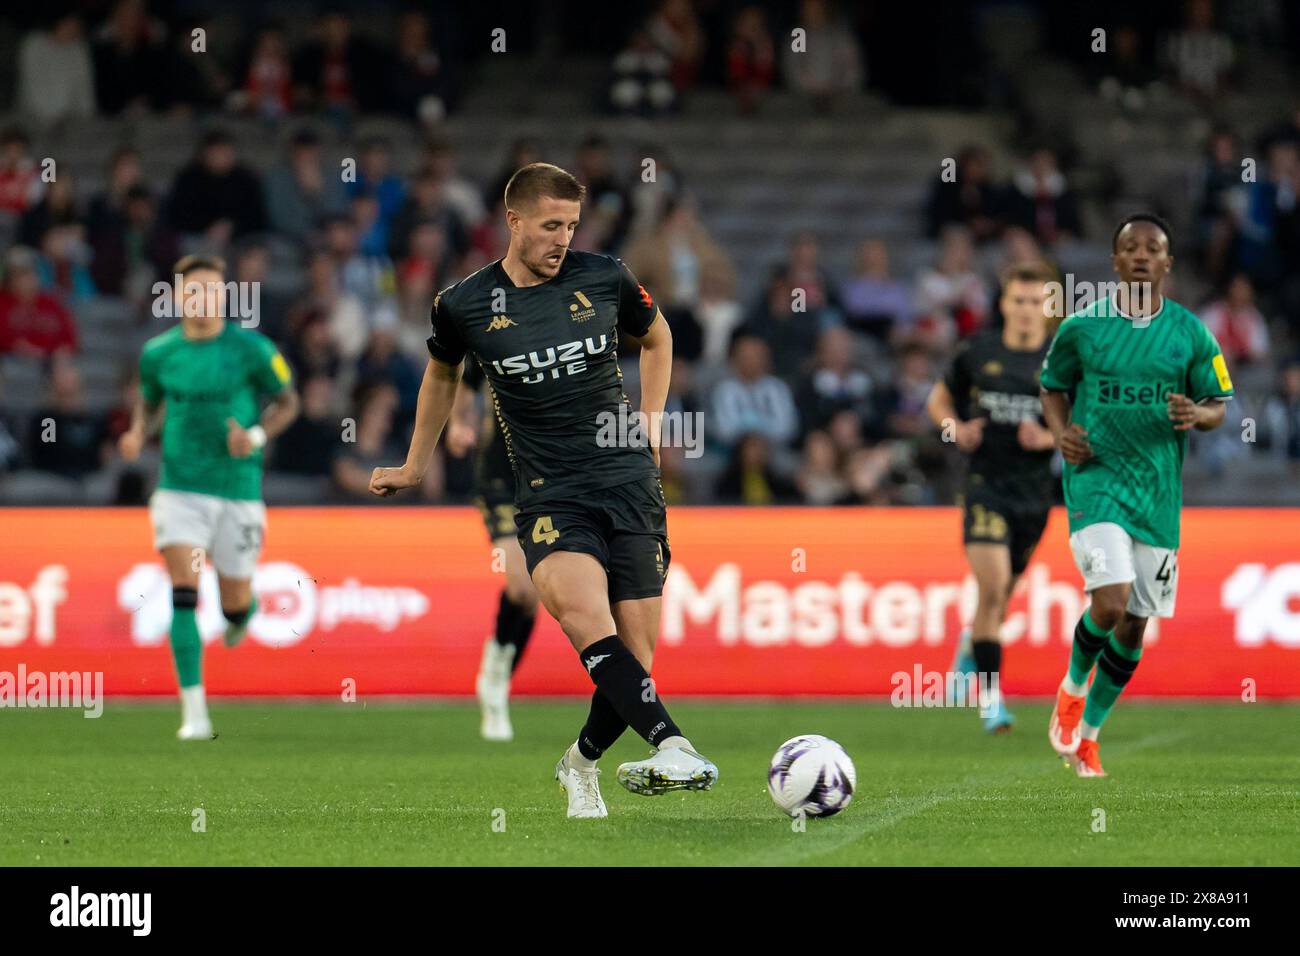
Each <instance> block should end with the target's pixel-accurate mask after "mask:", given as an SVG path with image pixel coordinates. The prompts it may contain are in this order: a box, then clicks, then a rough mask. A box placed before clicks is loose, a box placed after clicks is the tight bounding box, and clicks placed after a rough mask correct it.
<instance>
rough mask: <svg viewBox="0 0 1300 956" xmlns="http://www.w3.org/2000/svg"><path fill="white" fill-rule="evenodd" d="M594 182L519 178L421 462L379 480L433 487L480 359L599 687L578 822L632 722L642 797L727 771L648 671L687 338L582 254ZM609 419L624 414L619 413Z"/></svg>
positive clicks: (551, 567) (555, 598)
mask: <svg viewBox="0 0 1300 956" xmlns="http://www.w3.org/2000/svg"><path fill="white" fill-rule="evenodd" d="M584 193H585V189H584V187H583V186H582V185H581V184H580V183H579V182H578V181H577V180H576V179H575V178H574V177H573V176H572V175H570V174H569V173H567V172H565V171H564V170H562V169H560V168H559V167H558V166H552V165H550V164H548V163H531V164H529V165H527V166H524V167H523V168H522V169H520V170H519V171H518V172H516V173H515V175H514V176H513V177H512V178H511V180H510V182H509V183H508V184H507V186H506V192H505V205H506V221H507V225H508V226H509V229H510V247H509V249H508V250H507V252H506V255H505V257H504V258H502V259H500V260H498V261H497V262H494V263H492V264H491V265H488V266H485V267H484V268H482V269H480V270H479V271H478V272H476V273H474V274H473V275H471V276H469V277H468V278H466V279H463V280H462V281H460V282H458V283H456V284H455V285H453V286H451V287H450V288H448V289H445V290H444V291H442V292H441V293H439V294H438V295H437V296H436V297H435V298H434V301H433V310H432V315H431V321H432V326H433V331H432V334H431V335H430V336H429V341H428V346H429V355H430V361H429V364H428V367H427V368H426V369H425V373H424V382H423V384H422V385H421V387H420V397H419V403H418V405H417V408H416V418H415V430H414V431H413V433H412V435H411V445H410V449H409V450H408V453H407V457H406V462H405V464H403V465H401V466H400V467H395V468H376V469H375V471H374V474H373V475H372V477H371V479H370V488H371V491H372V492H374V493H375V494H377V495H380V496H388V495H391V494H394V493H396V492H397V491H400V490H402V489H404V488H411V487H414V486H416V485H418V484H419V482H420V480H421V478H422V476H423V475H424V472H425V469H426V468H427V467H428V463H429V457H430V455H431V454H432V453H433V448H434V445H435V444H436V443H437V440H438V437H439V435H440V434H441V432H442V430H443V427H444V426H445V425H446V423H447V418H448V415H449V413H450V411H451V408H452V404H453V401H454V399H455V396H456V388H457V383H458V382H459V379H460V364H461V361H462V359H463V358H464V357H465V356H466V354H469V355H471V356H472V357H473V359H474V360H475V361H476V362H477V363H478V365H479V367H480V368H481V369H482V370H483V374H484V375H485V376H486V377H487V380H488V384H489V385H490V386H491V389H492V395H493V396H494V402H495V406H496V413H497V424H498V426H499V427H500V428H501V431H502V435H503V437H504V439H505V442H506V448H507V450H508V452H509V455H510V460H511V463H512V465H513V466H514V474H515V504H516V506H517V508H518V514H517V516H516V519H515V524H516V528H517V531H518V537H519V544H520V546H521V547H522V548H523V552H524V557H525V559H526V561H527V564H528V570H529V573H530V575H531V576H532V581H533V585H534V586H535V587H536V588H537V593H538V595H539V596H540V597H541V600H542V603H543V604H544V605H545V607H546V610H547V611H549V612H550V614H551V616H552V617H554V618H555V619H556V621H558V622H559V624H560V627H561V629H562V630H563V631H564V633H565V635H566V636H567V637H568V638H569V641H570V642H571V643H572V644H573V647H574V650H576V651H577V652H578V656H579V658H580V659H581V661H582V664H583V666H584V667H585V668H586V671H587V674H588V675H589V676H590V677H591V680H592V682H593V683H594V684H595V685H596V690H595V693H593V694H592V698H591V709H590V711H589V713H588V715H587V722H586V724H585V725H584V726H583V728H582V730H581V732H580V733H579V734H578V737H577V740H575V741H574V743H573V745H572V746H570V747H569V749H568V750H567V751H566V752H565V754H564V756H563V757H561V758H560V761H559V763H558V764H557V765H556V768H555V775H556V779H557V780H559V782H560V784H561V786H562V787H563V788H564V789H565V791H566V792H567V794H568V815H569V816H570V817H604V816H607V813H606V809H605V803H604V800H603V799H602V798H601V795H600V787H599V784H598V779H597V775H598V773H599V771H598V770H597V769H596V761H597V759H598V758H599V757H600V755H601V754H602V753H603V752H604V751H605V750H607V749H609V747H610V746H612V745H613V743H614V741H616V740H617V739H618V737H619V736H620V735H621V734H622V733H623V730H624V729H625V728H627V727H629V726H630V727H631V728H632V729H633V730H635V731H636V732H637V733H638V734H639V735H640V736H641V737H642V738H644V739H645V740H646V741H647V742H648V743H650V744H651V746H652V747H653V748H654V750H653V752H652V753H651V755H650V757H649V758H648V759H646V760H639V761H633V762H630V763H625V764H623V765H622V766H620V767H619V768H618V780H619V782H620V783H621V784H623V786H624V787H626V788H627V789H628V790H630V791H632V792H633V793H643V794H651V795H653V794H661V793H667V792H669V791H675V790H707V789H709V788H710V787H712V786H713V783H714V781H715V780H716V779H717V776H718V768H717V767H716V766H715V765H714V764H713V763H712V762H710V761H709V760H706V759H705V758H704V757H702V756H701V755H700V754H698V753H697V752H696V751H695V749H694V748H693V747H692V745H691V743H690V741H689V740H687V739H686V737H685V736H683V734H682V732H681V730H680V729H679V728H678V727H677V725H676V724H675V723H674V722H673V719H672V717H670V716H669V714H668V711H667V709H666V708H665V707H664V705H663V701H662V700H660V698H659V695H658V693H657V691H656V689H655V686H654V683H653V681H651V679H650V668H651V663H652V660H653V655H654V645H655V640H656V638H657V637H658V634H659V605H660V595H661V594H662V592H663V581H664V576H665V574H666V573H667V570H668V562H669V560H670V557H671V555H670V552H669V549H668V528H667V519H666V505H665V502H664V496H663V488H662V487H661V485H660V482H659V462H658V455H659V451H658V445H659V434H658V431H659V429H658V425H659V421H660V413H662V411H663V407H664V401H665V399H666V398H667V394H668V379H669V373H670V369H671V366H672V335H671V333H670V332H669V330H668V323H667V322H666V321H665V320H664V318H663V316H662V315H661V314H660V313H659V309H658V308H657V307H656V306H655V304H654V300H653V299H652V298H651V297H650V294H649V293H648V292H646V290H645V289H643V288H642V287H641V286H640V285H639V284H638V283H637V281H636V279H635V278H634V277H633V276H632V273H631V272H630V271H629V270H628V269H627V267H626V266H624V265H623V263H622V262H621V261H619V260H618V259H614V258H612V257H610V256H605V255H596V254H593V253H587V252H578V251H574V250H571V249H570V248H569V243H570V241H571V240H572V238H573V232H574V230H575V229H576V228H577V226H578V218H579V215H580V213H581V210H582V199H583V196H584ZM620 332H622V333H623V334H624V335H626V336H629V337H631V338H632V339H634V340H636V341H638V342H639V343H640V346H641V359H640V362H641V412H642V414H643V415H645V416H646V421H647V427H646V429H645V431H644V433H642V432H640V431H638V430H629V434H628V435H626V436H620V440H618V441H616V442H615V443H614V444H613V446H612V447H610V443H609V442H608V441H607V440H605V439H606V438H607V436H608V433H609V429H608V428H607V424H608V422H609V421H611V420H612V421H618V420H624V421H636V420H637V419H636V416H635V415H634V414H631V410H630V409H628V408H625V409H624V410H623V415H622V417H621V418H620V415H619V411H620V406H627V405H628V404H629V402H628V399H627V396H626V395H625V394H624V392H623V378H622V372H621V370H620V369H619V365H618V356H617V354H616V348H617V346H618V339H619V333H620ZM610 416H613V417H612V418H611V417H610Z"/></svg>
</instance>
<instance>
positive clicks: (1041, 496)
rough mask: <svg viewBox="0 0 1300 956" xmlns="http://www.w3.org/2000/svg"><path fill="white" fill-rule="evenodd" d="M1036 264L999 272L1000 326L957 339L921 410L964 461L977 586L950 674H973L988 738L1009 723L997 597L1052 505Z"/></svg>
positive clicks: (1001, 597) (1041, 269)
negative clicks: (967, 628) (959, 341)
mask: <svg viewBox="0 0 1300 956" xmlns="http://www.w3.org/2000/svg"><path fill="white" fill-rule="evenodd" d="M1054 279H1055V276H1054V274H1053V273H1052V271H1051V270H1050V269H1049V268H1048V267H1047V266H1046V265H1045V264H1031V265H1022V266H1015V267H1012V268H1011V269H1009V270H1008V271H1007V272H1006V273H1004V275H1003V276H1002V294H1001V299H1000V301H999V306H1000V309H1001V312H1002V317H1003V325H1002V328H1001V329H994V330H990V331H986V332H982V333H979V334H977V335H974V336H972V337H971V338H969V339H967V340H966V341H965V342H963V343H962V344H961V346H960V347H959V348H958V350H957V354H956V355H955V356H954V357H953V362H952V366H951V368H949V370H948V373H947V375H945V376H944V378H943V380H942V381H939V382H937V383H935V386H934V389H933V390H932V391H931V393H930V398H929V402H928V403H927V410H928V411H929V413H930V418H931V419H932V420H933V421H934V423H935V424H936V425H938V426H939V427H940V428H941V429H944V430H945V435H948V434H950V435H951V439H950V440H953V441H956V443H957V447H959V448H960V449H961V450H962V451H964V452H966V453H967V454H968V455H969V456H970V467H969V470H968V471H967V475H966V487H965V491H964V493H963V495H962V510H963V540H964V542H965V545H966V560H967V561H968V562H969V563H970V567H971V571H972V572H973V573H974V575H975V581H976V584H977V586H978V593H979V596H978V601H977V604H976V608H975V615H974V617H973V618H972V619H971V625H970V633H969V635H967V634H963V635H962V638H961V642H960V644H959V646H958V649H957V658H956V661H955V662H954V664H953V667H952V669H953V671H954V672H955V673H956V674H957V675H959V676H962V677H966V676H967V675H969V674H971V673H974V674H976V675H977V676H978V681H979V687H980V701H979V703H980V713H981V716H982V717H983V720H984V729H985V730H986V731H988V732H989V733H1005V732H1007V731H1009V730H1010V729H1011V727H1012V725H1013V724H1014V723H1015V718H1014V717H1013V716H1012V714H1011V712H1010V711H1009V710H1008V709H1007V706H1006V702H1005V700H1004V699H1003V697H1002V692H1001V681H1002V642H1001V639H1000V637H999V634H998V632H999V630H1000V628H1001V627H1002V622H1003V619H1004V617H1005V616H1006V610H1007V601H1008V600H1009V599H1010V597H1011V593H1012V591H1013V590H1014V589H1015V586H1016V582H1017V581H1018V580H1019V579H1020V575H1021V573H1022V572H1023V571H1024V570H1025V568H1026V566H1028V564H1029V558H1030V556H1031V555H1032V554H1033V553H1034V548H1035V547H1037V546H1038V539H1039V538H1041V537H1042V536H1043V528H1044V527H1045V526H1046V525H1047V516H1048V513H1049V512H1050V511H1051V506H1052V489H1053V482H1052V474H1051V461H1052V453H1053V450H1054V447H1055V446H1054V443H1053V439H1052V433H1051V432H1050V431H1049V430H1048V429H1047V428H1046V427H1045V426H1044V425H1043V424H1042V422H1041V421H1040V419H1041V417H1042V403H1041V402H1040V400H1039V384H1038V376H1039V373H1040V371H1041V369H1042V366H1043V358H1044V356H1045V355H1046V354H1047V348H1048V345H1049V344H1050V342H1049V338H1050V336H1049V334H1048V329H1047V316H1046V314H1045V312H1044V306H1045V303H1046V301H1047V288H1046V284H1047V283H1048V282H1050V281H1053V280H1054Z"/></svg>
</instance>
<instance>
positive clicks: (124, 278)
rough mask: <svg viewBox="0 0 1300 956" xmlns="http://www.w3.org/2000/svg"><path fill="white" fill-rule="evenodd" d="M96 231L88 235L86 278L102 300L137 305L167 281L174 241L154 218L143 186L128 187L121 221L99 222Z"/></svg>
mask: <svg viewBox="0 0 1300 956" xmlns="http://www.w3.org/2000/svg"><path fill="white" fill-rule="evenodd" d="M99 221H100V222H101V223H102V225H101V226H100V227H99V228H98V229H93V230H92V231H91V234H90V235H91V238H90V246H91V251H92V259H91V266H90V269H91V278H92V280H93V281H94V283H95V286H96V288H97V289H98V290H99V291H100V292H102V293H104V294H106V295H119V296H122V297H124V298H126V299H127V300H128V301H130V302H132V303H134V304H136V305H143V304H144V303H145V302H146V301H148V300H149V299H150V298H151V297H152V295H153V284H154V282H156V281H158V279H160V278H162V279H164V281H168V282H170V281H171V278H172V277H171V275H170V270H171V267H172V264H173V263H175V262H176V260H177V259H179V258H180V254H181V252H180V240H179V238H178V237H177V235H176V233H175V232H173V231H172V230H171V229H170V228H169V227H168V226H167V224H166V223H164V222H163V221H162V219H161V218H160V217H159V215H158V201H157V200H156V199H155V198H154V197H153V194H152V193H151V192H149V190H148V189H146V188H145V187H144V186H142V185H140V184H138V183H136V184H134V185H132V186H130V187H129V188H128V189H127V191H126V195H125V197H124V198H123V206H122V211H121V215H120V216H119V214H118V213H117V212H116V211H113V212H112V213H111V214H108V213H105V214H103V215H101V216H100V218H99Z"/></svg>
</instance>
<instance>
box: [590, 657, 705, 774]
mask: <svg viewBox="0 0 1300 956" xmlns="http://www.w3.org/2000/svg"><path fill="white" fill-rule="evenodd" d="M578 656H579V657H581V658H582V664H583V666H584V667H586V668H587V674H588V676H589V677H591V680H592V683H594V684H595V685H596V690H597V692H598V695H603V696H604V697H605V699H606V701H607V702H608V703H609V704H610V705H611V706H612V707H613V709H614V711H615V713H617V714H618V716H619V717H621V718H622V719H623V720H624V721H625V722H626V723H627V725H628V726H629V727H631V728H632V729H633V730H635V731H636V732H637V733H638V734H640V735H641V736H642V738H644V739H645V740H646V741H647V742H648V743H650V744H651V745H654V743H655V741H657V740H662V739H663V738H665V737H680V736H681V735H682V732H681V731H680V730H679V729H678V727H677V725H676V724H675V723H673V719H672V718H671V717H669V716H668V711H667V709H665V707H664V705H663V704H661V703H660V702H659V695H658V693H656V691H655V687H654V684H653V682H651V680H650V675H649V674H647V673H646V672H645V668H644V667H642V666H641V664H640V662H639V661H638V660H637V659H636V658H635V657H633V656H632V652H631V651H629V650H628V649H627V645H626V644H624V643H623V642H622V641H621V640H619V638H618V635H617V634H611V635H610V636H609V637H606V638H603V639H602V640H599V641H597V642H596V643H595V644H592V645H591V646H590V647H588V648H587V649H586V650H585V651H583V652H582V653H581V654H580V655H578ZM596 709H597V705H596V701H595V700H594V699H593V701H592V712H593V713H595V711H596ZM590 723H591V721H590V718H588V726H590ZM605 726H611V727H612V724H608V725H605ZM586 730H587V728H583V736H586ZM599 742H600V741H599V740H598V739H596V738H595V737H593V738H592V745H593V746H592V749H595V746H598V745H599ZM611 742H612V741H611ZM578 749H579V750H583V756H587V757H588V759H593V758H591V757H589V756H588V754H587V752H586V750H584V749H583V744H582V738H581V737H580V738H579V747H578Z"/></svg>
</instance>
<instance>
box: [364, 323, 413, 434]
mask: <svg viewBox="0 0 1300 956" xmlns="http://www.w3.org/2000/svg"><path fill="white" fill-rule="evenodd" d="M397 337H398V329H397V328H396V327H395V326H390V325H383V326H379V327H376V328H375V329H374V331H372V332H371V333H370V341H368V342H367V343H366V350H365V351H364V352H363V353H362V354H361V358H360V359H359V360H358V361H357V375H356V378H357V381H358V382H384V383H386V384H388V385H391V386H392V387H393V388H394V389H396V391H397V408H396V410H395V413H394V419H393V422H394V427H395V428H396V429H397V430H398V431H405V430H406V428H407V427H408V426H409V425H411V424H412V423H413V422H414V421H415V403H416V400H417V399H418V398H419V396H420V383H421V382H422V381H423V379H424V367H425V365H427V364H428V362H427V361H426V362H422V363H417V362H416V361H415V360H414V359H413V358H411V356H410V355H408V354H406V353H405V352H404V351H402V350H401V349H399V348H398V347H397V346H398V343H397Z"/></svg>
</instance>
